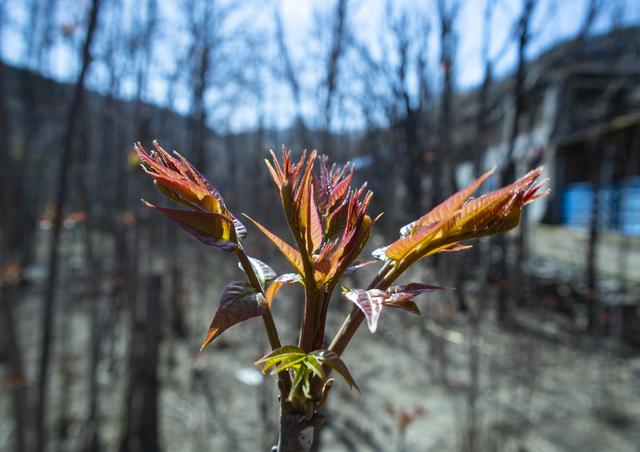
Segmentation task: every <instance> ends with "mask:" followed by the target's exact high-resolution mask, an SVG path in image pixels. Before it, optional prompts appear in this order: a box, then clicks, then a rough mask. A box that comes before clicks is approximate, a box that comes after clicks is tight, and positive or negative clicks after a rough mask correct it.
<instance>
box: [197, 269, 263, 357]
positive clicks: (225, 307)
mask: <svg viewBox="0 0 640 452" xmlns="http://www.w3.org/2000/svg"><path fill="white" fill-rule="evenodd" d="M265 309H268V308H267V304H266V301H265V299H264V297H263V296H262V294H260V293H257V292H256V290H255V289H254V288H253V287H252V286H251V285H250V284H248V283H246V282H242V281H235V282H232V283H231V284H229V285H228V286H227V287H226V288H225V289H224V292H223V293H222V298H220V305H219V306H218V310H217V311H216V313H215V315H214V316H213V320H212V321H211V325H210V326H209V331H207V336H206V337H205V339H204V341H203V342H202V345H201V346H200V350H204V349H205V348H206V347H207V345H209V344H210V343H211V341H213V340H214V339H215V338H216V337H218V336H219V335H220V334H222V332H223V331H225V330H226V329H228V328H230V327H232V326H233V325H235V324H237V323H240V322H242V321H244V320H247V319H250V318H252V317H258V316H260V315H262V314H263V312H264V310H265Z"/></svg>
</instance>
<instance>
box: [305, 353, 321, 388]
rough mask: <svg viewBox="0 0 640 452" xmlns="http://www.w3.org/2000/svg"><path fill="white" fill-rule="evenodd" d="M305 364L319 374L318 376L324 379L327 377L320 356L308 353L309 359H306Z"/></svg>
mask: <svg viewBox="0 0 640 452" xmlns="http://www.w3.org/2000/svg"><path fill="white" fill-rule="evenodd" d="M304 364H305V365H306V366H307V367H308V368H309V370H310V371H311V372H313V373H314V374H315V375H317V376H318V378H320V379H321V380H323V381H324V380H325V379H326V376H325V374H324V371H323V370H322V364H320V361H318V358H316V357H315V356H314V355H312V354H309V355H307V359H306V360H305V361H304Z"/></svg>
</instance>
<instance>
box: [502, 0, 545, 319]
mask: <svg viewBox="0 0 640 452" xmlns="http://www.w3.org/2000/svg"><path fill="white" fill-rule="evenodd" d="M523 1H524V3H523V7H522V13H521V14H520V18H519V19H518V21H519V22H518V63H517V66H516V74H515V80H514V84H513V98H514V111H513V118H512V122H511V130H510V133H509V144H508V149H507V155H506V157H505V164H504V167H503V169H502V171H501V172H500V182H499V185H500V186H504V185H506V184H507V183H508V181H510V180H512V179H513V178H514V176H515V172H516V168H515V162H514V160H513V153H514V152H515V145H516V139H517V138H518V134H519V133H520V118H521V117H522V114H523V112H524V108H525V100H526V92H525V91H526V89H525V86H524V82H525V75H526V69H527V68H526V54H527V48H528V45H529V40H530V25H531V20H532V16H533V10H534V8H535V6H536V2H537V0H523ZM495 244H496V246H497V248H498V250H499V254H500V263H499V265H498V274H499V287H498V300H497V318H498V321H500V322H501V323H509V322H510V320H511V313H510V299H509V297H510V296H511V295H512V291H511V281H519V280H521V272H522V268H519V267H518V268H514V269H513V278H509V277H508V274H509V272H508V260H509V250H508V244H507V239H506V237H505V236H504V235H499V236H497V237H496V239H495Z"/></svg>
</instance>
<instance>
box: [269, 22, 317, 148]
mask: <svg viewBox="0 0 640 452" xmlns="http://www.w3.org/2000/svg"><path fill="white" fill-rule="evenodd" d="M275 22H276V41H277V42H278V49H279V51H280V56H281V58H282V60H283V62H284V71H285V74H284V75H285V79H286V81H287V83H288V84H289V88H290V89H291V94H292V95H293V100H294V103H295V107H296V119H295V124H296V129H297V130H298V139H299V140H300V143H301V145H302V147H307V146H309V145H310V143H309V133H308V129H307V125H306V123H305V120H304V116H303V114H302V94H301V92H300V83H299V82H298V78H297V77H296V72H295V69H294V67H293V62H292V61H291V55H290V54H289V49H288V48H287V43H286V41H285V35H284V25H283V24H282V18H281V17H280V14H278V13H276V17H275Z"/></svg>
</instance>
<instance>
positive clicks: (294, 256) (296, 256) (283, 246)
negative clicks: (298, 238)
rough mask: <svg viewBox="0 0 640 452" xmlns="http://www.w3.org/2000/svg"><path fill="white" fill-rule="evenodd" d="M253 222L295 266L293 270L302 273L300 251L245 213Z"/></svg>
mask: <svg viewBox="0 0 640 452" xmlns="http://www.w3.org/2000/svg"><path fill="white" fill-rule="evenodd" d="M245 216H246V217H247V218H248V219H249V220H250V221H251V222H252V223H253V224H255V225H256V227H257V228H258V229H260V231H261V232H262V233H263V234H264V235H266V236H267V238H268V239H269V240H271V242H273V244H274V245H275V246H276V248H278V250H279V251H280V252H281V253H282V255H283V256H284V257H285V258H286V259H287V260H288V261H289V263H290V264H291V265H292V266H293V268H295V270H296V271H297V272H298V273H300V274H301V275H302V274H304V269H303V266H302V258H301V257H300V253H299V252H298V250H296V249H295V248H294V247H292V246H291V245H289V244H288V243H287V242H285V241H284V240H282V239H281V238H280V237H278V236H277V235H275V234H274V233H273V232H271V231H269V230H268V229H267V228H265V227H264V226H262V225H261V224H260V223H258V222H257V221H256V220H254V219H253V218H251V217H250V216H248V215H245Z"/></svg>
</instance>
